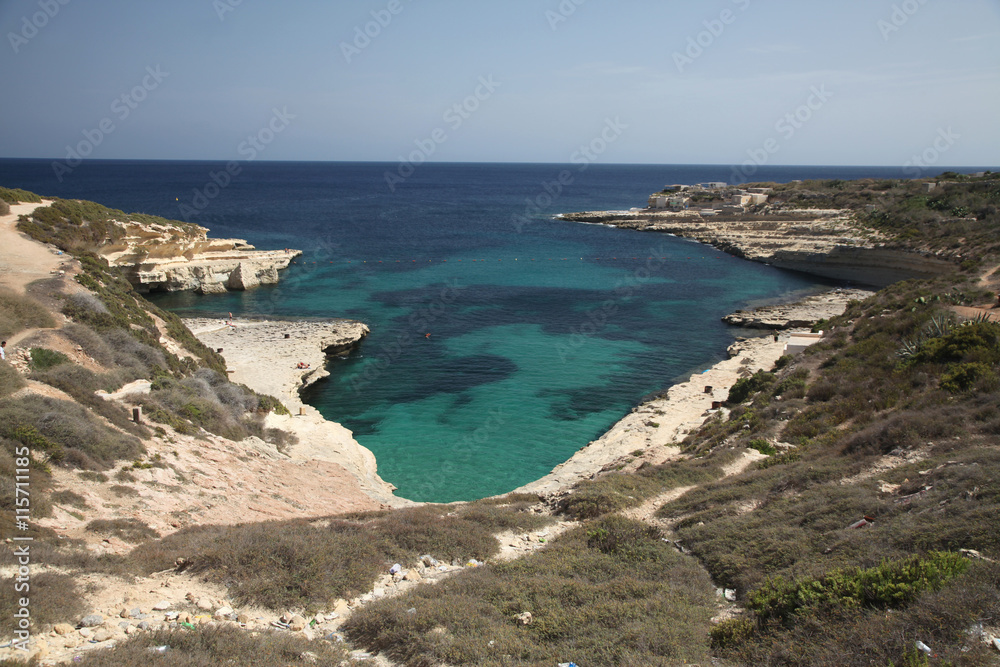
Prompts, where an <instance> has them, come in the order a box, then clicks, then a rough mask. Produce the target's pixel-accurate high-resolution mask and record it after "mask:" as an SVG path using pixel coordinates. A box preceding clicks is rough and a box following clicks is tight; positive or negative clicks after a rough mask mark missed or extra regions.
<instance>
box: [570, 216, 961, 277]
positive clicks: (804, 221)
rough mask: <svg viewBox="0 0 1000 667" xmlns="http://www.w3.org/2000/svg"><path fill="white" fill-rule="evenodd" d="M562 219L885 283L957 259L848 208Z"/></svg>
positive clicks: (934, 272) (935, 271) (938, 269)
mask: <svg viewBox="0 0 1000 667" xmlns="http://www.w3.org/2000/svg"><path fill="white" fill-rule="evenodd" d="M560 219H563V220H572V221H575V222H588V223H600V224H607V225H613V226H615V227H622V228H626V229H637V230H642V231H657V232H665V233H668V234H674V235H676V236H681V237H684V238H688V239H692V240H694V241H698V242H700V243H706V244H709V245H712V246H715V247H716V248H719V249H720V250H722V251H724V252H727V253H729V254H731V255H736V256H737V257H743V258H745V259H749V260H752V261H755V262H762V263H765V264H771V265H773V266H777V267H779V268H783V269H791V270H794V271H802V272H804V273H810V274H812V275H816V276H821V277H824V278H832V279H834V280H850V281H853V282H857V283H863V284H866V285H875V286H879V287H882V286H885V285H890V284H892V283H894V282H897V281H900V280H907V279H911V278H931V277H934V276H938V275H942V274H945V273H948V272H950V271H953V270H954V268H955V265H954V264H953V263H952V262H949V261H947V260H945V259H943V258H941V257H938V256H935V255H933V254H929V253H928V254H920V253H915V252H910V251H906V250H902V249H896V248H891V247H888V246H887V245H886V244H885V243H884V241H882V240H881V239H880V238H879V236H878V235H877V234H876V233H873V232H870V231H868V230H863V229H860V228H859V227H858V226H857V225H856V224H855V223H854V221H853V214H852V212H851V211H849V210H840V209H830V210H826V209H802V210H786V211H779V212H772V213H769V214H763V215H760V214H747V215H735V216H710V217H702V216H700V215H698V214H697V213H693V212H680V213H672V212H661V211H650V210H640V211H624V212H622V211H590V212H583V213H568V214H564V215H562V216H560Z"/></svg>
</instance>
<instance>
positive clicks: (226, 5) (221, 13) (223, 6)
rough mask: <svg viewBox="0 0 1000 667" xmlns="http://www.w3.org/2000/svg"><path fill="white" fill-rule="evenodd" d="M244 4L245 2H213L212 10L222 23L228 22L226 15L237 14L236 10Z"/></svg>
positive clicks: (227, 0) (226, 0)
mask: <svg viewBox="0 0 1000 667" xmlns="http://www.w3.org/2000/svg"><path fill="white" fill-rule="evenodd" d="M242 4H243V0H212V8H213V9H215V13H216V15H217V16H218V17H219V20H220V21H225V20H226V14H228V13H229V12H235V11H236V8H237V7H239V6H240V5H242Z"/></svg>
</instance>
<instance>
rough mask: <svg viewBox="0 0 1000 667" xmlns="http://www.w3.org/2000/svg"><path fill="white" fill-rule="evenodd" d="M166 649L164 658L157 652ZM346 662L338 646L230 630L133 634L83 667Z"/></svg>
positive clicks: (85, 658) (86, 658) (83, 661)
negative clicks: (161, 648) (164, 647)
mask: <svg viewBox="0 0 1000 667" xmlns="http://www.w3.org/2000/svg"><path fill="white" fill-rule="evenodd" d="M163 646H166V647H167V648H166V649H163V650H162V652H161V651H160V650H158V649H159V648H160V647H163ZM349 658H350V656H349V655H348V653H347V651H346V650H345V648H344V647H343V646H342V645H337V644H334V643H329V642H319V641H315V642H314V641H309V640H307V639H306V638H304V637H300V636H298V635H294V634H292V633H288V632H281V633H278V632H264V633H256V632H254V633H250V632H247V631H246V630H241V629H239V628H233V627H229V626H220V627H208V626H200V627H198V628H196V629H194V630H176V631H157V632H143V633H140V634H137V635H135V636H133V637H131V638H129V639H127V640H125V641H124V642H121V643H119V644H117V645H116V646H114V648H107V649H101V650H98V651H90V652H87V653H84V654H83V655H82V656H81V657H80V659H79V660H75V661H74V664H79V665H83V666H84V667H148V666H149V665H160V666H162V667H202V666H208V665H240V666H241V667H273V666H274V665H288V666H290V667H291V666H295V665H317V664H318V665H340V664H346V663H347V662H348V660H349Z"/></svg>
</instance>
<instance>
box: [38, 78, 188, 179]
mask: <svg viewBox="0 0 1000 667" xmlns="http://www.w3.org/2000/svg"><path fill="white" fill-rule="evenodd" d="M168 76H170V72H164V71H162V70H161V69H160V66H159V65H157V66H156V67H155V68H154V67H147V68H146V76H144V77H143V78H142V82H141V83H140V84H139V85H137V86H135V87H133V88H132V89H131V90H130V91H128V92H125V93H122V94H121V95H120V96H119V97H116V98H115V100H114V101H113V102H112V103H111V113H112V114H113V116H114V118H117V119H118V122H120V123H121V122H125V121H126V120H127V119H128V117H129V116H131V115H132V112H133V111H135V110H136V109H138V108H139V105H140V104H142V103H143V102H144V101H145V100H146V99H147V98H148V97H149V94H150V93H151V92H153V91H154V90H156V89H157V88H159V87H160V84H161V83H163V80H164V79H166V78H167V77H168ZM114 118H112V117H111V116H105V117H104V118H102V119H101V120H99V121H98V122H97V125H96V127H93V128H90V129H85V130H83V131H82V134H83V140H82V141H79V142H77V144H76V145H75V146H70V145H67V146H66V157H65V159H63V160H62V161H55V162H53V163H52V171H53V172H54V173H55V175H56V179H57V180H58V181H59V182H60V183H62V181H63V178H64V177H65V176H67V175H68V174H71V173H72V172H73V170H74V169H76V168H77V167H79V166H80V164H81V163H82V162H83V159H84V158H85V157H88V156H89V155H91V154H92V153H93V152H94V149H96V148H97V147H98V146H100V145H101V144H103V143H104V140H105V139H107V138H108V136H110V135H111V134H112V133H113V132H114V131H115V130H116V129H118V126H117V125H116V124H115V120H114Z"/></svg>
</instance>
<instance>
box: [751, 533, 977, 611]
mask: <svg viewBox="0 0 1000 667" xmlns="http://www.w3.org/2000/svg"><path fill="white" fill-rule="evenodd" d="M968 569H969V561H968V559H966V558H965V557H963V556H960V555H959V554H955V553H948V552H940V551H939V552H933V553H930V554H928V555H926V556H919V555H915V556H911V557H910V558H906V559H903V560H899V561H893V562H884V563H882V564H881V565H878V566H877V567H872V568H866V569H862V568H858V569H856V570H852V571H835V572H831V573H830V574H828V575H826V576H824V577H821V578H816V579H813V578H808V579H803V580H801V581H797V582H790V581H787V580H785V579H782V578H777V579H769V580H768V581H766V582H765V583H764V585H763V586H761V587H760V588H758V589H757V590H755V591H753V592H752V593H750V595H749V596H748V597H747V606H748V607H749V608H750V609H751V610H753V611H754V613H755V614H756V615H757V618H759V619H761V621H763V622H766V621H768V620H770V619H776V620H780V621H781V622H782V623H784V624H786V625H788V624H790V623H794V622H795V619H796V617H797V615H798V614H799V612H800V610H802V609H815V608H819V607H823V606H828V605H839V606H846V607H865V608H874V609H898V608H900V607H903V606H905V605H907V604H909V603H911V602H913V601H914V600H915V599H916V598H917V597H918V596H919V595H921V594H922V593H924V592H925V591H933V590H937V589H939V588H941V586H942V585H943V584H944V583H945V582H947V581H948V580H949V579H951V578H953V577H955V576H958V575H960V574H962V573H964V572H965V571H966V570H968Z"/></svg>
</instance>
